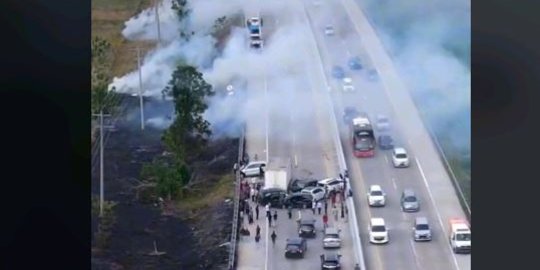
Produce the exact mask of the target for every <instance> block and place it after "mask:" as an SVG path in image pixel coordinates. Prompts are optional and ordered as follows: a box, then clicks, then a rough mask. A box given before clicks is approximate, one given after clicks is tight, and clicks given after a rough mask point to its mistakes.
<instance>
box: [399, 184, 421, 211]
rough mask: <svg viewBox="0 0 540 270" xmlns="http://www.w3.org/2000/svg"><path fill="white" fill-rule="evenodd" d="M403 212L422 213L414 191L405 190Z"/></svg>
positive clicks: (402, 201)
mask: <svg viewBox="0 0 540 270" xmlns="http://www.w3.org/2000/svg"><path fill="white" fill-rule="evenodd" d="M401 210H403V212H418V211H420V202H419V201H418V198H417V197H416V194H415V193H414V191H413V190H412V189H405V190H403V193H401Z"/></svg>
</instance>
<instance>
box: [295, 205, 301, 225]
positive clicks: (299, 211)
mask: <svg viewBox="0 0 540 270" xmlns="http://www.w3.org/2000/svg"><path fill="white" fill-rule="evenodd" d="M301 220H302V212H301V210H300V209H298V217H297V218H296V223H298V227H300V221H301Z"/></svg>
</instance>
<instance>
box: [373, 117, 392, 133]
mask: <svg viewBox="0 0 540 270" xmlns="http://www.w3.org/2000/svg"><path fill="white" fill-rule="evenodd" d="M375 124H376V125H377V129H378V130H379V131H385V130H389V129H390V121H389V120H388V117H386V116H384V115H382V114H379V115H377V118H376V120H375Z"/></svg>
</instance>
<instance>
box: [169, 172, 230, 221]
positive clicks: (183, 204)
mask: <svg viewBox="0 0 540 270" xmlns="http://www.w3.org/2000/svg"><path fill="white" fill-rule="evenodd" d="M233 197H234V175H232V174H231V173H228V174H226V175H222V176H221V177H220V179H219V181H217V182H216V183H213V184H210V185H209V186H205V187H202V188H201V190H200V191H197V192H193V193H191V194H188V195H186V196H185V197H184V198H182V199H180V200H179V201H178V204H177V206H178V208H179V210H181V211H183V212H186V213H192V212H194V211H197V210H199V209H202V208H206V207H208V206H211V205H216V204H218V203H220V202H223V201H224V200H225V199H227V198H233Z"/></svg>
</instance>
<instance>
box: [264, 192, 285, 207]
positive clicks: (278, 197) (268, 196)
mask: <svg viewBox="0 0 540 270" xmlns="http://www.w3.org/2000/svg"><path fill="white" fill-rule="evenodd" d="M286 196H287V192H286V191H285V190H283V189H280V188H266V189H261V192H260V193H259V202H260V204H262V205H266V204H268V203H270V207H277V208H282V207H283V200H284V199H285V197H286Z"/></svg>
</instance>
